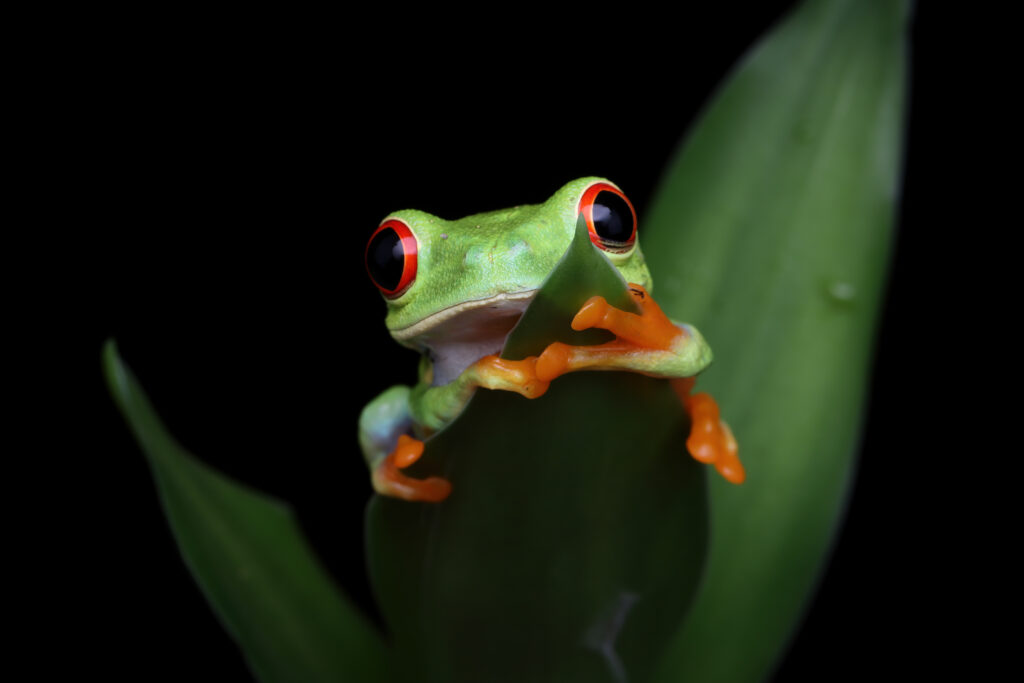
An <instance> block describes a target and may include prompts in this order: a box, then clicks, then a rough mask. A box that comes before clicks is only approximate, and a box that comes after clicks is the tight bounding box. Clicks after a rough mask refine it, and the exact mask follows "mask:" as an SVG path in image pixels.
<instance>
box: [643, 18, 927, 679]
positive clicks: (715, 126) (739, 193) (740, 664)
mask: <svg viewBox="0 0 1024 683" xmlns="http://www.w3.org/2000/svg"><path fill="white" fill-rule="evenodd" d="M907 14H908V6H907V4H906V3H904V2H895V1H890V0H878V1H870V2H869V1H860V0H857V1H852V0H847V1H844V0H837V1H834V2H829V1H814V2H807V3H806V4H804V5H803V6H801V7H800V8H799V9H798V10H797V11H796V12H795V13H794V14H793V15H792V16H790V17H789V18H788V19H786V20H785V21H784V22H783V23H781V24H780V25H779V26H778V27H777V28H776V29H774V30H773V31H772V33H771V34H770V35H769V36H768V37H767V38H766V39H765V40H763V41H762V42H761V43H760V44H759V45H758V46H757V47H756V48H755V49H754V50H753V51H752V52H751V53H750V54H749V55H748V56H747V57H746V59H745V60H744V61H743V62H742V63H741V64H740V66H739V67H738V68H737V70H736V71H735V73H734V74H733V75H732V76H731V78H730V79H729V80H728V81H727V83H726V84H725V85H724V87H723V88H722V89H721V91H720V92H719V93H718V94H717V95H716V97H715V98H714V100H713V101H712V102H711V104H710V106H709V107H708V109H707V110H706V112H705V113H704V115H703V117H702V119H701V120H700V121H699V122H698V124H697V126H696V128H695V130H694V131H693V132H692V134H691V135H690V137H689V138H688V140H687V142H686V143H685V145H684V146H683V148H682V149H681V152H680V153H679V155H678V156H677V158H676V159H675V161H674V162H673V164H672V165H671V167H670V169H669V171H668V173H667V175H666V177H665V179H664V181H663V184H662V186H661V188H660V191H659V193H658V195H657V197H656V201H655V203H654V206H653V207H652V210H651V211H650V213H649V215H648V216H647V217H646V220H645V221H644V225H645V226H646V230H645V231H644V232H643V233H642V235H643V245H644V249H645V251H646V253H647V254H648V262H649V264H650V268H651V272H652V275H653V277H654V281H655V283H656V287H655V290H654V296H655V298H657V299H658V301H659V302H660V303H661V305H662V307H663V308H664V309H665V310H666V311H667V312H668V313H669V314H670V315H672V316H673V317H674V318H677V319H681V320H686V321H689V322H693V323H694V324H696V325H697V327H698V328H699V329H700V330H702V331H703V332H704V334H705V337H706V338H707V340H708V342H709V343H710V344H711V347H712V348H713V349H714V352H715V363H714V365H713V366H712V367H711V368H710V369H709V370H708V371H707V372H706V373H705V374H704V375H703V376H702V378H701V381H700V382H699V384H698V387H699V388H700V389H703V390H707V391H709V392H711V393H712V394H713V395H714V396H715V397H716V398H718V400H719V402H720V404H721V406H722V411H723V415H724V416H725V417H726V419H727V420H728V421H729V422H730V424H731V425H732V427H733V429H734V431H735V433H736V436H737V439H738V440H739V443H740V447H741V455H742V457H743V461H744V463H745V465H746V467H747V475H748V476H747V482H746V483H745V484H744V485H743V486H741V487H730V486H728V485H725V484H723V483H722V482H720V481H717V480H715V481H713V482H712V485H711V493H710V497H711V509H712V542H711V550H710V556H709V563H708V578H707V581H706V583H705V584H704V585H703V586H702V589H701V593H700V595H699V597H698V599H697V603H696V605H695V607H694V610H693V612H692V613H691V615H690V618H689V619H688V621H687V624H686V626H685V628H684V629H683V631H682V632H681V633H680V635H679V637H678V638H677V641H676V643H675V647H674V649H673V653H672V656H671V657H670V658H669V659H668V660H667V661H666V662H665V665H664V668H663V670H662V676H661V678H660V679H659V680H662V681H711V680H714V681H755V680H761V679H763V678H764V677H765V676H766V675H767V674H768V672H770V670H771V667H772V666H773V664H774V662H775V661H776V660H777V659H778V657H779V655H780V653H781V651H782V648H783V647H784V645H785V643H786V642H787V640H788V638H789V637H790V634H791V633H792V632H793V629H794V627H795V625H796V624H797V622H798V619H799V617H800V615H801V614H802V612H803V610H804V608H805V605H806V603H807V600H808V598H809V596H810V594H811V591H812V589H813V586H814V584H815V582H816V577H817V576H818V575H819V573H820V572H821V569H822V564H823V561H824V558H825V556H826V554H827V551H828V549H829V546H830V541H831V538H832V536H833V534H834V532H835V530H836V527H837V524H838V522H839V519H840V517H841V513H842V510H843V506H844V501H845V499H846V497H847V495H848V490H849V487H850V483H851V477H852V473H853V466H854V462H855V454H856V452H857V445H858V431H859V427H860V423H861V419H862V413H863V404H864V397H865V390H866V386H867V382H868V377H869V368H870V361H871V349H872V344H873V340H874V337H875V324H876V321H877V319H878V318H879V311H878V307H879V302H880V300H881V294H882V291H883V286H884V283H885V273H886V266H887V263H888V260H889V249H890V244H891V242H892V227H893V216H894V213H895V202H896V199H897V196H898V189H899V178H900V167H901V152H902V127H903V107H904V90H905V64H904V47H905V34H904V32H905V22H906V19H907Z"/></svg>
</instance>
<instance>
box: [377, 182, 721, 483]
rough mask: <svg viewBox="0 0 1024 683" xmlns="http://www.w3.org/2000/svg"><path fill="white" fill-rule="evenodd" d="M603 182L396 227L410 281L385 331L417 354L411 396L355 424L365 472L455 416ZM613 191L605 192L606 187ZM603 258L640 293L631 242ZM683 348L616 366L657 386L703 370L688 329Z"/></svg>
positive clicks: (706, 358) (704, 361)
mask: <svg viewBox="0 0 1024 683" xmlns="http://www.w3.org/2000/svg"><path fill="white" fill-rule="evenodd" d="M596 182H604V183H609V181H607V180H605V179H603V178H596V177H589V178H580V179H578V180H574V181H572V182H570V183H568V184H567V185H565V186H564V187H562V188H561V189H560V190H558V192H556V193H555V194H554V195H553V196H552V197H551V198H550V199H548V200H547V201H546V202H544V203H543V204H537V205H531V206H517V207H514V208H511V209H505V210H501V211H493V212H489V213H482V214H477V215H474V216H468V217H466V218H462V219H459V220H455V221H446V220H443V219H441V218H438V217H436V216H432V215H430V214H428V213H424V212H422V211H414V210H406V211H398V212H396V213H393V214H391V215H389V216H388V217H387V218H386V219H385V220H388V219H391V218H400V219H401V220H403V221H404V222H405V223H406V224H407V225H408V226H409V227H410V228H411V230H412V232H413V234H414V235H415V237H416V241H417V250H418V266H417V274H416V279H415V281H414V282H413V283H412V285H411V286H409V288H408V289H407V290H406V291H405V292H403V293H402V294H401V295H400V296H398V297H397V298H394V299H386V301H387V306H388V313H387V319H386V324H387V327H388V330H389V331H390V333H391V336H392V337H393V338H394V339H395V340H396V341H398V342H399V343H401V344H403V345H405V346H408V347H410V348H413V349H416V350H418V351H420V352H422V353H423V358H422V360H421V363H420V372H419V382H418V383H417V385H416V386H415V387H412V388H409V387H405V386H395V387H392V388H390V389H388V390H387V391H385V392H384V393H382V394H381V395H380V396H378V397H377V398H376V399H374V400H373V401H371V402H370V403H369V404H368V405H367V406H366V408H365V409H364V410H363V412H362V415H361V416H360V419H359V441H360V446H361V447H362V450H363V454H364V456H365V458H366V460H367V463H368V464H369V465H370V468H371V470H372V469H373V468H374V467H376V466H377V465H378V464H379V463H380V461H381V460H382V459H383V458H384V457H385V456H386V455H387V454H388V453H390V452H391V450H392V449H393V448H394V446H395V443H396V441H397V439H398V436H399V435H400V434H408V433H412V434H414V435H416V436H417V437H420V438H422V437H423V436H424V435H427V434H429V433H431V432H433V431H436V430H438V429H440V428H441V427H443V426H445V425H446V424H447V423H448V422H450V421H451V420H453V419H454V418H455V417H457V416H458V414H459V413H460V412H461V411H462V409H463V407H464V406H465V404H466V402H467V401H468V400H469V399H470V397H471V396H472V395H473V392H474V391H475V390H476V388H477V387H478V386H479V382H478V381H477V380H478V378H477V377H474V374H473V366H472V364H473V363H474V362H475V361H476V360H478V359H479V358H481V357H483V356H486V355H488V354H493V353H498V352H499V351H500V350H501V347H502V345H503V343H504V340H505V337H506V336H507V334H508V332H509V331H510V330H511V329H512V326H513V325H514V324H515V322H516V321H517V320H518V318H519V316H520V315H521V314H522V311H523V310H525V308H526V306H527V304H528V303H529V301H530V299H531V298H532V296H533V294H534V293H535V292H536V291H537V289H538V288H539V287H540V286H541V284H542V283H543V282H544V280H545V278H546V277H547V276H548V273H550V272H551V270H552V269H553V268H554V267H555V265H556V264H557V263H558V262H559V260H560V259H561V258H562V256H563V254H564V253H565V251H566V249H568V247H569V244H570V243H571V242H572V239H573V237H574V235H575V231H576V222H577V217H578V211H579V202H580V198H581V196H582V195H583V193H584V192H585V191H586V189H587V188H588V187H590V186H591V185H593V184H594V183H596ZM609 184H611V183H609ZM602 253H603V254H604V255H605V256H606V257H608V259H609V261H610V262H611V263H612V264H613V265H614V266H615V267H616V268H617V269H618V270H619V272H620V273H621V274H622V276H623V278H624V279H625V280H626V281H627V282H630V283H636V284H639V285H641V286H642V287H644V288H645V289H647V290H648V291H649V290H650V289H651V287H652V283H651V276H650V273H649V272H648V270H647V266H646V264H645V263H644V257H643V253H642V252H641V250H640V246H639V243H637V244H636V245H635V246H634V247H633V248H632V249H631V250H630V251H628V252H626V253H621V254H619V253H611V252H604V251H602ZM679 326H680V327H683V328H684V329H685V330H686V331H687V333H688V334H687V335H685V338H686V341H685V344H683V345H681V348H679V349H673V350H672V351H656V352H651V353H648V354H642V355H640V356H638V357H637V358H634V359H632V360H624V361H623V362H622V363H618V364H617V366H618V367H620V368H622V369H626V370H632V371H637V372H643V373H645V374H650V375H655V376H662V377H690V376H692V375H696V374H697V373H698V372H700V371H701V370H703V369H704V368H705V367H706V366H707V365H708V363H710V361H711V351H710V348H708V346H707V344H706V343H705V342H704V339H703V338H702V337H701V336H700V333H699V332H697V330H696V329H694V328H692V327H690V326H688V325H679Z"/></svg>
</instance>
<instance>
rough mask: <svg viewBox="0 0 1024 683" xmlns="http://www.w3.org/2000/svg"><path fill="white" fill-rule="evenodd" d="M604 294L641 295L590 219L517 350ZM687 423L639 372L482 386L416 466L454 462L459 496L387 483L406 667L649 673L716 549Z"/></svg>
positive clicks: (374, 560) (538, 676)
mask: <svg viewBox="0 0 1024 683" xmlns="http://www.w3.org/2000/svg"><path fill="white" fill-rule="evenodd" d="M595 287H596V290H595ZM593 294H603V295H604V296H606V297H607V298H608V299H609V301H618V302H620V303H626V302H627V301H628V294H627V293H626V290H625V286H624V283H623V282H622V280H621V278H620V277H619V276H618V274H617V272H616V271H615V270H614V269H613V268H612V266H611V265H610V264H609V263H608V262H607V260H606V259H604V258H603V257H602V256H601V255H600V254H599V253H598V252H597V251H596V250H595V249H594V248H593V247H592V246H591V244H590V240H589V238H588V237H587V234H586V230H585V229H583V231H582V232H581V231H579V230H577V235H576V241H575V242H574V244H573V247H572V248H571V249H570V251H569V252H568V253H567V255H566V257H565V258H564V259H563V261H562V262H561V263H560V265H559V267H558V268H557V269H556V271H555V272H554V273H553V274H552V276H551V278H550V279H549V280H548V282H547V283H546V284H545V286H544V288H543V290H542V292H541V293H540V294H539V295H538V298H537V299H536V300H535V302H534V303H533V304H531V309H530V310H528V311H527V313H526V314H525V315H524V318H523V320H522V321H521V323H520V325H519V327H517V329H516V330H515V331H514V333H513V335H512V337H511V338H510V340H509V342H508V345H507V347H506V350H507V352H509V355H522V354H523V353H536V352H537V351H538V350H539V348H543V344H544V343H545V342H544V340H547V341H550V340H552V339H554V338H557V337H563V338H564V334H565V331H566V330H568V325H569V321H570V320H571V318H572V315H573V313H575V311H576V309H578V307H579V305H580V304H582V302H583V301H584V300H586V298H588V297H589V296H591V295H593ZM537 344H540V347H539V348H538V346H537ZM688 428H689V425H688V422H687V420H686V418H685V414H684V413H683V412H682V410H681V408H680V405H679V402H678V400H677V399H676V397H675V395H674V394H673V393H672V392H671V390H670V389H669V387H668V385H667V383H666V382H664V381H663V380H656V379H651V378H647V377H642V376H639V375H631V374H627V373H611V372H608V373H579V374H576V375H568V376H565V377H561V378H559V379H557V380H555V381H554V382H553V383H552V385H551V388H550V389H549V391H548V393H547V394H545V395H544V396H542V397H540V398H539V399H536V400H534V401H529V400H527V399H524V398H523V397H521V396H519V395H517V394H511V393H507V392H497V391H494V392H492V391H484V390H481V391H479V392H477V395H476V396H475V397H474V399H473V401H472V402H471V404H470V405H469V407H468V408H467V409H466V411H465V412H464V413H463V415H462V416H461V417H460V418H459V419H458V420H457V421H456V422H455V423H453V424H452V425H451V426H450V427H449V428H448V429H446V430H445V431H443V432H441V433H439V434H438V435H436V436H435V438H433V439H432V440H430V441H428V442H427V445H426V450H425V454H424V456H423V459H422V460H421V461H420V462H419V463H417V464H416V466H415V473H416V474H418V476H425V475H428V474H441V475H443V476H445V477H447V478H448V479H449V480H450V481H451V482H452V484H453V493H452V495H451V497H450V498H449V499H448V500H446V501H444V502H443V503H441V504H413V503H406V502H402V501H398V500H392V499H385V498H380V497H376V498H374V499H373V500H372V501H371V504H370V507H369V510H368V513H367V520H368V522H367V524H368V529H367V541H368V554H369V562H370V573H371V579H372V581H373V584H374V588H375V591H376V593H377V595H378V597H379V602H380V605H381V608H382V610H383V612H384V614H385V617H386V618H387V620H388V622H389V624H390V625H391V627H392V629H393V631H394V635H395V640H396V647H397V655H398V658H399V659H400V660H401V661H403V662H405V663H406V665H407V669H406V671H405V672H404V673H405V677H406V680H412V681H444V682H446V683H449V682H457V681H474V682H476V681H488V682H495V681H517V682H521V681H531V683H534V682H542V681H560V682H565V681H569V682H571V681H586V682H587V683H599V682H600V681H624V680H627V672H628V680H630V681H641V680H644V679H645V678H646V677H648V676H649V674H650V669H651V667H652V666H653V664H654V663H656V662H657V661H658V658H659V655H660V653H661V652H662V651H663V649H664V646H665V644H666V643H667V639H668V638H669V637H670V636H671V635H672V633H674V632H675V630H676V628H677V627H678V624H679V623H680V620H681V619H682V617H683V616H684V614H685V612H686V610H687V608H688V606H689V604H690V601H691V598H692V595H693V593H694V591H695V590H696V585H697V582H698V579H699V576H700V570H701V567H702V566H703V559H704V554H705V549H706V541H707V537H706V531H707V529H706V524H707V518H706V498H705V488H706V484H705V481H706V479H705V471H704V468H703V467H702V466H700V465H698V464H696V463H695V462H694V461H693V460H692V458H690V456H689V455H688V454H687V452H686V447H685V444H684V441H685V438H686V435H687V433H688Z"/></svg>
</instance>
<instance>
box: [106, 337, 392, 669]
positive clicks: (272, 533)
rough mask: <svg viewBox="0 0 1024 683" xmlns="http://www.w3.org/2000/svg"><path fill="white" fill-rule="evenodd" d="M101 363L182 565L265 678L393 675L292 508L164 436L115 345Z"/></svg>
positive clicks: (370, 631) (375, 638)
mask: <svg viewBox="0 0 1024 683" xmlns="http://www.w3.org/2000/svg"><path fill="white" fill-rule="evenodd" d="M103 362H104V372H105V374H106V378H107V383H108V386H109V388H110V391H111V393H112V394H113V396H114V399H115V400H116V402H117V405H118V407H119V408H120V409H121V412H122V413H123V414H124V416H125V419H126V420H127V421H128V424H129V426H130V427H131V429H132V431H133V432H134V433H135V437H136V439H137V440H138V442H139V445H140V446H141V447H142V450H143V452H144V453H145V455H146V457H147V458H148V460H149V464H150V467H151V468H152V470H153V476H154V478H155V479H156V485H157V490H158V492H159V494H160V500H161V502H162V503H163V507H164V511H165V513H166V514H167V518H168V520H169V521H170V524H171V529H172V530H173V532H174V536H175V538H176V540H177V542H178V546H179V547H180V549H181V553H182V556H183V557H184V559H185V563H186V564H187V565H188V567H189V569H190V570H191V571H192V575H193V576H194V577H195V579H196V581H197V582H198V583H199V586H200V587H201V588H202V590H203V593H204V594H205V595H206V598H207V600H209V601H210V604H211V605H213V608H214V610H216V612H217V614H218V615H219V616H220V618H221V620H222V621H223V623H224V625H225V627H226V628H227V630H228V631H229V632H230V633H231V634H232V636H233V637H234V638H235V640H237V641H238V644H239V645H240V646H241V648H242V650H243V652H244V654H245V656H246V658H247V660H248V662H249V665H250V667H251V668H252V670H253V672H254V673H255V674H256V675H257V676H258V677H259V679H260V680H261V681H264V682H266V683H279V682H285V681H291V682H295V683H298V682H306V683H315V682H320V681H322V682H324V683H327V682H328V681H331V682H337V681H345V680H356V681H367V682H373V681H383V680H386V679H385V676H384V671H385V659H384V647H383V644H382V642H381V641H380V639H379V637H378V636H377V634H376V633H374V632H373V629H372V628H371V627H370V625H369V624H368V623H367V621H366V620H365V619H364V618H363V617H362V616H361V615H359V614H358V613H357V611H356V610H355V608H354V607H353V606H352V605H351V604H350V603H349V602H348V600H347V599H346V598H345V597H344V596H342V595H341V594H340V593H339V592H338V590H337V589H336V588H335V586H334V584H333V583H332V582H331V579H330V577H329V576H328V575H327V574H326V573H325V572H324V570H323V568H322V567H321V566H320V564H319V563H318V562H317V560H316V558H315V557H314V555H313V553H312V551H311V550H310V549H309V547H308V546H307V545H306V543H305V540H304V539H303V537H302V533H301V530H300V529H299V527H298V525H297V524H296V523H295V520H294V519H293V516H292V513H291V511H290V510H289V509H288V508H287V507H286V506H284V505H282V504H281V503H279V502H277V501H275V500H272V499H270V498H268V497H266V496H263V495H260V494H258V493H255V492H253V491H250V490H248V489H246V488H245V487H243V486H241V485H240V484H237V483H235V482H233V481H231V480H230V479H228V478H227V477H225V476H223V475H221V474H219V473H217V472H215V471H214V470H212V469H210V468H209V467H207V466H206V465H204V464H203V463H201V462H199V461H198V460H196V459H195V458H194V457H193V456H191V455H190V454H189V453H187V452H186V451H185V450H184V449H183V448H182V447H181V446H180V445H179V444H178V443H177V442H176V441H175V440H174V439H173V437H171V436H170V434H168V433H167V431H166V429H165V428H164V426H163V424H162V423H161V422H160V419H159V418H158V417H157V415H156V413H155V412H154V410H153V408H152V406H151V405H150V403H149V400H148V399H147V397H146V395H145V393H144V392H143V391H142V388H141V387H140V386H139V384H138V382H137V380H136V379H135V377H134V375H133V374H132V373H131V371H130V370H129V369H128V368H127V366H125V365H124V364H123V363H122V362H121V359H120V357H119V356H118V354H117V348H116V346H115V344H114V342H113V341H109V342H107V344H106V346H105V348H104V350H103ZM197 666H198V663H197ZM197 670H198V669H197Z"/></svg>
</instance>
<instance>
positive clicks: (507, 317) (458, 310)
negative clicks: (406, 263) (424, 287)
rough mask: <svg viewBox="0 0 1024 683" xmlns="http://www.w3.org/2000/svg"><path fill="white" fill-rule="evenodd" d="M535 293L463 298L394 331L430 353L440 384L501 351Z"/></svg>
mask: <svg viewBox="0 0 1024 683" xmlns="http://www.w3.org/2000/svg"><path fill="white" fill-rule="evenodd" d="M536 293H537V290H536V289H529V290H525V291H522V292H502V293H500V294H497V295H495V296H492V297H488V298H486V299H477V300H474V301H464V302H461V303H459V304H456V305H455V306H450V307H448V308H446V309H444V310H441V311H438V312H437V313H434V314H433V315H430V316H427V317H426V318H424V319H423V320H421V321H419V322H418V323H416V324H414V325H410V326H409V327H406V328H403V329H401V330H392V331H391V334H392V336H393V337H394V338H395V339H396V340H397V341H399V342H401V343H402V344H405V345H406V346H412V347H414V348H418V349H421V350H423V351H425V352H426V353H428V354H429V355H430V359H431V361H432V363H433V366H434V381H433V384H434V385H435V386H441V385H444V384H448V383H449V382H451V381H452V380H454V379H455V378H456V377H458V376H459V375H460V374H462V371H463V370H465V369H466V368H468V367H469V366H470V365H472V364H473V363H475V362H476V361H478V360H479V359H481V358H483V357H484V356H487V355H490V354H492V353H498V352H500V351H501V348H502V347H503V346H504V345H505V339H506V338H507V337H508V334H509V332H511V331H512V328H513V327H515V326H516V323H517V322H519V318H520V317H522V315H523V311H525V310H526V307H527V306H529V305H530V301H532V300H533V297H534V295H535V294H536Z"/></svg>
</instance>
